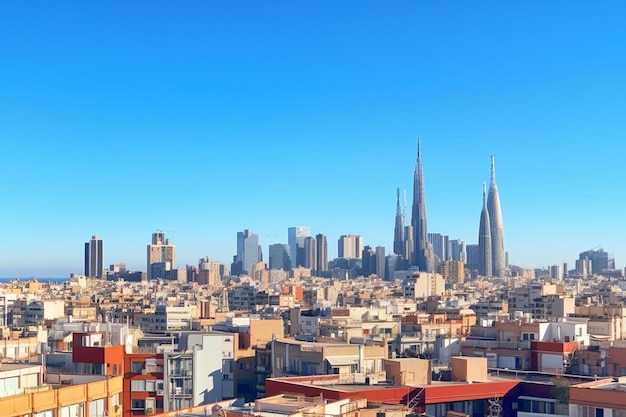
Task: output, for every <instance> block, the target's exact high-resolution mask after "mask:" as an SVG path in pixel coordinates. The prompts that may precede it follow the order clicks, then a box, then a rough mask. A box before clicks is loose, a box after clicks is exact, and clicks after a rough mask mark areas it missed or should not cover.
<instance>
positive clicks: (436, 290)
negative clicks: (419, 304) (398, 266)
mask: <svg viewBox="0 0 626 417" xmlns="http://www.w3.org/2000/svg"><path fill="white" fill-rule="evenodd" d="M445 290H446V283H445V280H444V279H443V277H442V276H441V275H439V274H434V273H427V272H409V273H408V274H407V275H406V276H405V278H404V283H403V291H404V297H405V298H407V299H409V300H418V299H419V300H426V299H428V298H429V297H441V296H442V295H443V294H444V292H445Z"/></svg>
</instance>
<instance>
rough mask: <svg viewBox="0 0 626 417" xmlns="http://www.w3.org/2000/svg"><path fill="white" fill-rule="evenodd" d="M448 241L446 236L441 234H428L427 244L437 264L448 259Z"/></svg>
mask: <svg viewBox="0 0 626 417" xmlns="http://www.w3.org/2000/svg"><path fill="white" fill-rule="evenodd" d="M448 240H449V237H448V236H447V235H442V234H441V233H429V234H428V242H430V244H431V245H432V248H433V254H434V255H435V256H436V257H437V258H438V259H439V262H444V261H447V260H448V259H450V256H449V255H448Z"/></svg>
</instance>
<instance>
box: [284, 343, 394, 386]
mask: <svg viewBox="0 0 626 417" xmlns="http://www.w3.org/2000/svg"><path fill="white" fill-rule="evenodd" d="M272 358H273V368H272V369H273V376H274V377H281V376H295V375H333V374H341V375H351V374H355V373H362V374H368V373H369V374H376V375H377V374H379V373H381V372H383V369H384V368H383V360H384V359H386V358H387V349H386V347H385V346H364V345H362V344H359V345H356V344H347V343H317V342H302V341H298V340H294V339H277V340H274V341H272Z"/></svg>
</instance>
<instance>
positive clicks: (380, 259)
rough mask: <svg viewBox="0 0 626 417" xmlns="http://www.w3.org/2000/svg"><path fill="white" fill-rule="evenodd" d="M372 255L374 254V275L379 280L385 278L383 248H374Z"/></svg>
mask: <svg viewBox="0 0 626 417" xmlns="http://www.w3.org/2000/svg"><path fill="white" fill-rule="evenodd" d="M374 253H375V254H376V271H374V273H375V274H376V276H377V277H378V278H380V279H384V278H385V247H384V246H376V249H374Z"/></svg>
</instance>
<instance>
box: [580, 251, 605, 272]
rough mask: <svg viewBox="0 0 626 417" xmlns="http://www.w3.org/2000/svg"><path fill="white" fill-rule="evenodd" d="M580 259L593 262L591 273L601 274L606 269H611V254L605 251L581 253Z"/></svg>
mask: <svg viewBox="0 0 626 417" xmlns="http://www.w3.org/2000/svg"><path fill="white" fill-rule="evenodd" d="M578 259H580V260H583V259H589V260H590V261H591V271H590V272H591V273H592V274H599V273H600V272H602V271H603V270H605V269H610V268H609V254H608V253H607V252H605V251H604V249H602V248H600V249H590V250H588V251H585V252H581V253H580V254H579V255H578Z"/></svg>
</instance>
